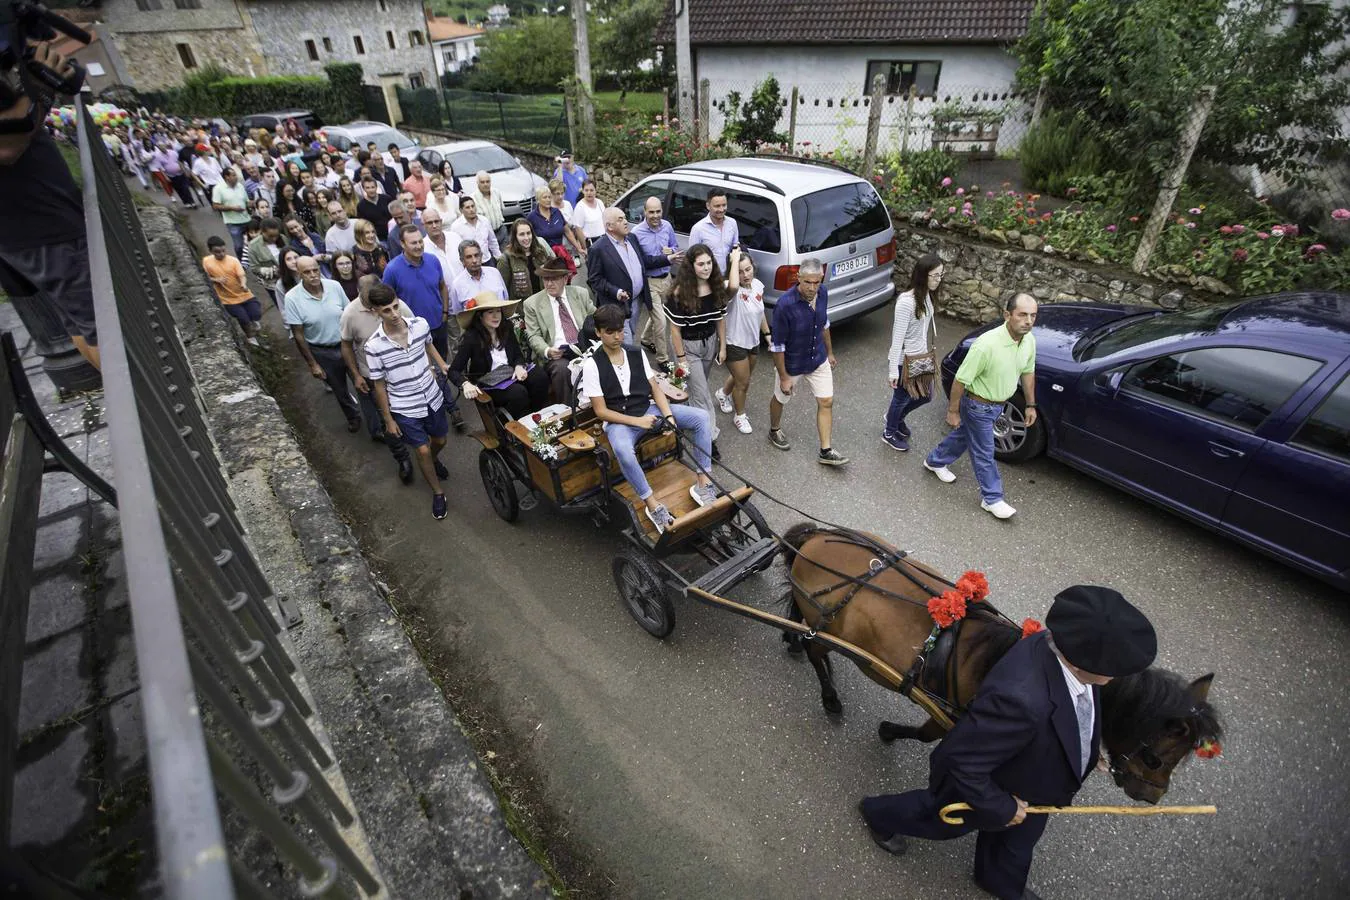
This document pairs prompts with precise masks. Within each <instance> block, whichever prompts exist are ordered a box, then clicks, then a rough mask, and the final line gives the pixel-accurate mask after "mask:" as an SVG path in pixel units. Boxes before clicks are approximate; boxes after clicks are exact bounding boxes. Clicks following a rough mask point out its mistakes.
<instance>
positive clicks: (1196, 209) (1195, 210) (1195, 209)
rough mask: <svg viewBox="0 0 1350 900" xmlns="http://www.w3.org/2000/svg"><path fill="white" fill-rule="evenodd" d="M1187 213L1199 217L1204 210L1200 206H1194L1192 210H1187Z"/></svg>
mask: <svg viewBox="0 0 1350 900" xmlns="http://www.w3.org/2000/svg"><path fill="white" fill-rule="evenodd" d="M1186 212H1188V213H1190V214H1191V215H1193V216H1198V215H1200V213H1202V212H1204V210H1203V209H1201V208H1200V207H1198V206H1192V207H1191V208H1190V209H1188V210H1186Z"/></svg>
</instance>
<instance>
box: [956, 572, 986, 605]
mask: <svg viewBox="0 0 1350 900" xmlns="http://www.w3.org/2000/svg"><path fill="white" fill-rule="evenodd" d="M956 589H957V590H958V591H960V592H961V593H962V594H965V595H966V597H967V598H969V600H970V602H972V603H979V602H980V601H981V600H983V599H984V598H985V597H988V596H989V579H988V578H985V577H984V573H983V572H975V571H970V572H966V573H965V574H964V575H962V576H961V577H960V578H958V579H956Z"/></svg>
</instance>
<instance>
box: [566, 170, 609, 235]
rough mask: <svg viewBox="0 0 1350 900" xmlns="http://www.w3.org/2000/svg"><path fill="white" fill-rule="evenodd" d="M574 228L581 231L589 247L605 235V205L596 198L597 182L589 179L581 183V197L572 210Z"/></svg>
mask: <svg viewBox="0 0 1350 900" xmlns="http://www.w3.org/2000/svg"><path fill="white" fill-rule="evenodd" d="M572 227H573V228H576V229H579V230H580V231H581V234H582V236H583V237H585V238H586V243H587V244H588V245H589V244H590V243H592V242H594V241H595V240H596V239H597V238H599V237H600V236H601V235H603V234H604V233H605V204H603V203H601V202H600V198H599V197H597V196H595V182H594V181H592V180H591V179H589V178H587V179H586V180H585V181H583V182H582V183H581V197H580V199H578V200H577V206H576V209H574V210H572Z"/></svg>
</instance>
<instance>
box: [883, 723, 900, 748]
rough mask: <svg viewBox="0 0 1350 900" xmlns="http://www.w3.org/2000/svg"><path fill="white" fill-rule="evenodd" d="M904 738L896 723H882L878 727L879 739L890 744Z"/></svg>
mask: <svg viewBox="0 0 1350 900" xmlns="http://www.w3.org/2000/svg"><path fill="white" fill-rule="evenodd" d="M903 736H904V735H903V734H902V732H901V728H900V726H899V725H896V724H895V723H894V722H882V723H881V724H880V725H878V726H877V737H879V738H881V739H882V740H883V741H885V742H886V743H888V744H889V743H891V742H892V741H895V740H897V739H899V738H901V737H903Z"/></svg>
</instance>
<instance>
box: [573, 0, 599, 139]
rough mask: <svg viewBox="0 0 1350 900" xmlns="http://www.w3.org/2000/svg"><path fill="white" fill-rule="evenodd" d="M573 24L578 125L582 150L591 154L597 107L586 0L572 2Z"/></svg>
mask: <svg viewBox="0 0 1350 900" xmlns="http://www.w3.org/2000/svg"><path fill="white" fill-rule="evenodd" d="M572 22H573V24H574V25H575V26H576V82H577V85H576V87H577V90H576V94H577V118H578V119H580V121H579V122H578V123H577V124H578V125H579V126H580V127H579V128H578V130H579V131H580V133H581V134H580V137H581V144H582V148H583V149H584V150H585V151H586V152H589V151H590V150H591V149H593V148H594V147H595V105H594V103H593V102H592V97H591V92H592V91H593V90H594V89H595V82H593V81H592V80H591V40H590V35H589V33H588V32H587V23H586V0H572Z"/></svg>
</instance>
